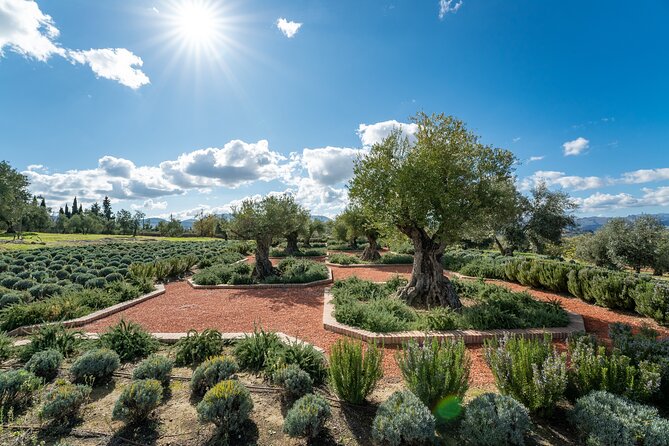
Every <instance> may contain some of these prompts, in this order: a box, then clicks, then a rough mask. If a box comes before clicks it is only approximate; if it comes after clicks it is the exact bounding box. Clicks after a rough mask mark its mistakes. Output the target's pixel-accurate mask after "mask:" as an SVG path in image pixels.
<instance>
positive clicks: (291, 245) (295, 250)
mask: <svg viewBox="0 0 669 446" xmlns="http://www.w3.org/2000/svg"><path fill="white" fill-rule="evenodd" d="M297 236H298V234H297V232H291V233H290V234H288V235H286V254H288V255H289V256H293V255H295V254H299V252H300V248H299V247H298V246H297Z"/></svg>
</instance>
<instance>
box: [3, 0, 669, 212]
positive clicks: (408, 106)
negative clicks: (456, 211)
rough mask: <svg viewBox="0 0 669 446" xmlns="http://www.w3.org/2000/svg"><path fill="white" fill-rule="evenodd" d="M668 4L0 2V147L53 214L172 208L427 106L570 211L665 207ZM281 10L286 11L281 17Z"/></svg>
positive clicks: (317, 183) (317, 187)
mask: <svg viewBox="0 0 669 446" xmlns="http://www.w3.org/2000/svg"><path fill="white" fill-rule="evenodd" d="M667 18H669V4H668V3H666V2H663V1H644V2H635V3H631V2H622V1H620V2H618V1H614V2H596V1H593V2H583V1H560V2H557V1H540V2H538V1H531V0H527V1H508V0H507V1H497V0H485V1H484V0H462V1H458V0H451V1H450V2H449V1H448V0H442V1H439V0H421V1H409V0H406V1H363V2H361V1H343V0H342V1H337V2H333V1H325V0H323V1H318V0H312V1H306V0H303V1H288V0H286V1H281V2H277V1H269V0H268V1H260V0H246V1H241V0H234V1H213V0H209V1H208V0H169V1H155V0H153V1H145V0H133V1H130V0H124V1H121V0H96V1H95V2H92V1H89V0H67V1H64V0H63V1H60V0H59V1H45V0H38V1H37V2H33V1H32V0H0V50H1V51H2V56H0V159H6V160H7V161H9V162H10V163H11V164H12V165H13V166H14V167H16V168H17V169H19V170H21V171H24V172H25V173H26V174H27V175H28V176H29V177H30V179H31V181H32V184H33V186H32V188H33V192H34V193H38V194H43V195H45V196H46V198H47V203H48V204H49V205H50V206H52V207H54V208H56V209H57V207H58V206H61V205H63V204H64V203H65V202H68V203H69V202H71V201H72V198H73V197H74V196H75V195H77V197H78V198H79V200H80V201H83V202H84V203H85V204H89V203H91V202H92V201H95V200H98V201H99V200H101V198H102V197H103V196H104V195H105V194H106V195H109V196H110V197H111V198H112V202H113V204H114V206H115V208H116V209H118V208H120V207H125V208H133V209H141V210H143V211H144V212H146V213H147V214H148V215H167V214H169V213H170V212H173V213H175V214H177V215H179V216H181V217H186V216H190V215H193V214H195V213H196V212H198V211H199V210H204V211H205V212H211V211H214V212H218V211H225V210H227V209H229V207H230V205H231V204H234V203H236V202H238V201H239V200H241V199H243V198H245V197H249V196H254V195H258V194H265V193H268V192H282V191H291V192H292V193H294V194H295V195H296V197H297V198H298V200H299V201H301V202H302V203H303V204H304V205H305V206H308V207H309V208H311V209H312V211H313V212H314V213H318V214H325V215H334V214H336V213H337V212H339V211H340V210H341V209H342V207H343V206H344V205H345V202H346V189H345V183H346V180H347V179H348V177H349V176H350V171H351V163H352V161H351V160H352V159H353V157H354V156H355V155H356V154H358V153H359V152H360V151H361V150H362V151H364V150H365V147H367V146H368V145H369V144H372V143H373V142H374V141H376V140H378V139H379V138H382V137H383V136H384V135H385V134H387V132H388V131H389V130H390V129H391V128H392V127H393V125H399V126H402V129H403V130H404V131H405V132H406V133H407V134H408V135H410V134H411V132H412V131H413V129H412V126H411V125H407V124H406V123H408V122H409V117H410V116H411V115H413V114H414V113H416V112H417V111H419V110H422V111H426V112H445V113H447V114H452V115H455V116H457V117H459V118H461V119H463V120H464V121H465V122H467V124H468V126H469V127H470V128H471V129H472V130H474V131H475V132H476V133H477V134H479V135H480V136H481V138H482V140H483V142H485V143H489V144H493V145H495V146H498V147H503V148H508V149H510V150H512V151H513V152H514V153H515V154H516V155H517V157H518V158H519V160H521V164H520V165H519V166H518V169H517V175H518V182H519V184H520V186H521V187H523V188H528V187H530V186H531V185H532V184H534V182H536V181H538V179H539V178H543V179H545V180H546V181H548V184H549V185H550V186H551V187H553V188H562V189H564V190H566V191H568V192H569V193H570V194H571V195H572V196H574V197H575V198H576V200H577V201H578V202H579V203H580V204H581V209H580V210H579V214H581V215H627V214H630V213H640V212H667V210H668V209H669V207H668V206H669V147H668V142H667V141H669V107H668V106H667V104H668V103H669V87H668V86H667V79H668V78H669V77H668V75H669V59H667V57H666V55H667V47H668V45H669V35H668V34H667V33H666V20H667ZM280 19H283V20H281V21H279V20H280Z"/></svg>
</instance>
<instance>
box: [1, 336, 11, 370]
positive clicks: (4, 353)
mask: <svg viewBox="0 0 669 446" xmlns="http://www.w3.org/2000/svg"><path fill="white" fill-rule="evenodd" d="M13 353H14V341H13V340H12V338H11V337H9V336H7V333H3V332H0V363H1V362H2V361H5V360H7V359H9V358H10V357H11V356H12V354H13Z"/></svg>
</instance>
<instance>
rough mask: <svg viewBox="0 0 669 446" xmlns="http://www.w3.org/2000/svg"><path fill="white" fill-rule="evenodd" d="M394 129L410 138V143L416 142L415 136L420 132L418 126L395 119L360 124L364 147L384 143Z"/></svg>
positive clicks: (360, 135) (359, 129) (359, 128)
mask: <svg viewBox="0 0 669 446" xmlns="http://www.w3.org/2000/svg"><path fill="white" fill-rule="evenodd" d="M394 129H400V131H401V132H402V134H403V135H404V136H405V137H407V138H409V141H410V142H414V141H415V140H416V138H415V136H414V135H415V134H416V132H417V131H418V124H415V123H405V122H398V121H395V120H394V119H393V120H390V121H383V122H377V123H376V124H360V125H359V126H358V136H359V137H360V141H362V145H363V146H366V147H369V146H373V145H374V144H376V143H378V142H381V141H383V139H384V138H385V137H387V136H388V135H390V132H392V131H393V130H394Z"/></svg>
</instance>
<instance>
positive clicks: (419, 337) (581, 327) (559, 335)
mask: <svg viewBox="0 0 669 446" xmlns="http://www.w3.org/2000/svg"><path fill="white" fill-rule="evenodd" d="M332 299H333V296H332V293H331V292H330V289H329V288H327V289H326V290H325V292H324V296H323V328H325V329H326V330H328V331H332V332H334V333H338V334H341V335H345V336H349V337H352V338H355V339H360V340H361V341H365V342H370V341H375V342H378V343H379V344H383V345H402V344H404V343H406V342H408V341H410V340H412V339H413V340H416V341H419V342H422V341H425V340H426V339H440V340H441V339H463V340H464V342H465V344H482V343H483V341H485V340H486V339H494V338H500V337H503V336H504V335H506V334H510V335H520V336H523V337H525V338H539V339H541V338H543V336H544V334H549V335H550V336H551V337H552V339H553V340H554V341H563V340H565V339H566V338H567V336H569V335H570V334H572V333H578V332H585V324H584V322H583V317H582V316H581V315H580V314H576V313H572V312H569V311H567V315H568V316H569V325H567V326H566V327H553V328H525V329H524V328H514V329H507V330H448V331H433V332H425V331H401V332H395V333H373V332H371V331H367V330H363V329H362V328H356V327H351V326H350V325H345V324H341V323H339V322H337V320H336V319H335V317H334V303H333V302H332Z"/></svg>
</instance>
